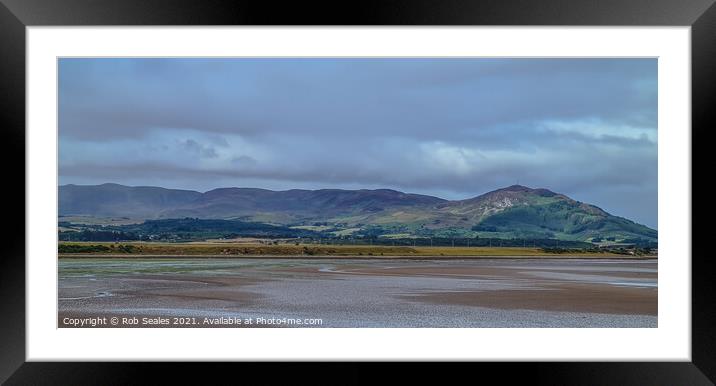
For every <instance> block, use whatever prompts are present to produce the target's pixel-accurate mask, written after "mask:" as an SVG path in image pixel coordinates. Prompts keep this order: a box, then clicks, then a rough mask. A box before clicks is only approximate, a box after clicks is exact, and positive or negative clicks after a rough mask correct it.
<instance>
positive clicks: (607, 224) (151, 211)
mask: <svg viewBox="0 0 716 386" xmlns="http://www.w3.org/2000/svg"><path fill="white" fill-rule="evenodd" d="M59 197H60V202H59V206H60V215H63V216H69V215H83V216H94V217H130V218H138V219H174V218H201V219H223V220H241V221H243V222H254V223H265V224H272V225H277V226H287V227H292V228H293V229H301V230H309V231H320V232H327V233H332V234H333V235H336V236H347V235H354V236H363V237H365V236H371V237H373V236H376V237H378V236H380V237H396V238H398V237H415V236H436V237H488V238H556V239H562V240H573V241H593V242H600V241H611V242H617V241H621V242H625V241H626V242H629V241H631V240H648V241H657V231H655V230H653V229H650V228H648V227H646V226H643V225H640V224H637V223H634V222H633V221H630V220H627V219H625V218H621V217H617V216H613V215H611V214H609V213H607V212H605V211H604V210H602V209H600V208H598V207H596V206H594V205H590V204H586V203H582V202H579V201H575V200H573V199H571V198H569V197H567V196H565V195H563V194H559V193H555V192H552V191H550V190H547V189H532V188H528V187H525V186H521V185H513V186H510V187H507V188H504V189H498V190H495V191H492V192H489V193H485V194H483V195H480V196H477V197H474V198H470V199H466V200H459V201H448V200H444V199H441V198H437V197H432V196H426V195H419V194H409V193H403V192H398V191H395V190H389V189H377V190H365V189H361V190H341V189H321V190H298V189H294V190H286V191H272V190H266V189H253V188H222V189H214V190H211V191H208V192H206V193H200V192H195V191H187V190H173V189H164V188H156V187H128V186H122V185H117V184H103V185H97V186H79V185H63V186H60V187H59ZM282 229H283V228H282Z"/></svg>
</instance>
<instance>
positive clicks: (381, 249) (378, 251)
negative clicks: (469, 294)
mask: <svg viewBox="0 0 716 386" xmlns="http://www.w3.org/2000/svg"><path fill="white" fill-rule="evenodd" d="M59 255H60V257H70V256H72V257H77V256H133V255H138V256H227V257H228V256H231V257H242V256H245V257H255V256H306V257H310V256H351V257H353V256H358V257H369V256H375V257H381V256H383V257H391V256H394V257H397V256H400V257H413V256H414V257H429V256H433V257H440V256H465V257H473V256H474V257H479V256H495V257H499V256H511V257H519V256H523V257H533V256H534V257H538V256H545V257H559V256H575V255H579V256H584V257H630V256H628V255H616V254H611V253H606V252H602V253H600V252H586V251H580V250H569V251H566V252H564V253H561V254H560V253H548V252H545V251H544V250H542V249H540V248H513V247H504V248H503V247H491V248H490V247H471V248H468V247H408V246H370V245H315V244H305V245H303V244H299V245H295V244H279V245H264V244H259V243H256V244H245V243H236V244H232V243H210V242H204V243H200V242H195V243H182V244H177V243H159V242H123V243H119V244H116V243H111V242H61V243H60V246H59Z"/></svg>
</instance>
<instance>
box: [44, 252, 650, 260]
mask: <svg viewBox="0 0 716 386" xmlns="http://www.w3.org/2000/svg"><path fill="white" fill-rule="evenodd" d="M57 257H58V259H72V258H75V259H83V258H84V259H101V258H108V259H117V258H127V259H142V258H152V259H192V258H197V259H266V260H277V259H286V260H340V259H346V260H349V259H350V260H482V259H489V260H498V259H520V260H530V259H532V260H567V259H579V260H628V261H637V260H639V261H641V260H658V259H659V258H658V256H624V255H604V256H602V255H575V254H565V255H478V256H476V255H449V256H366V255H215V254H195V255H176V254H166V255H157V254H91V253H76V254H73V253H63V254H58V256H57Z"/></svg>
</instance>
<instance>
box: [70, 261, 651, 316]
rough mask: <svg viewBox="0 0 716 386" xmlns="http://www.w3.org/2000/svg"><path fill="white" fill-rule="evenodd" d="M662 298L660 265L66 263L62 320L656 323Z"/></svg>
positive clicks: (368, 262) (576, 263)
mask: <svg viewBox="0 0 716 386" xmlns="http://www.w3.org/2000/svg"><path fill="white" fill-rule="evenodd" d="M657 295H658V289H657V262H656V260H636V261H633V260H611V259H609V260H607V259H600V260H589V259H579V258H568V257H560V258H559V259H524V258H520V259H509V258H500V259H479V260H475V259H464V260H460V259H450V260H442V259H432V260H431V259H423V260H387V259H376V260H357V259H356V260H352V259H310V260H309V259H305V258H304V259H295V258H294V259H246V258H242V259H227V258H221V259H206V258H204V259H188V258H181V259H171V258H165V259H161V260H156V259H154V260H152V259H136V258H132V259H118V258H113V259H89V258H82V259H67V258H64V259H60V261H59V288H58V310H59V312H58V327H60V328H62V327H79V326H80V325H81V326H82V327H92V326H91V325H88V323H89V320H90V319H92V318H95V321H96V319H97V318H100V319H102V320H101V322H103V324H95V325H94V327H193V328H197V327H200V328H207V327H656V326H657V311H658V307H657ZM112 318H116V319H117V320H118V321H119V322H118V323H117V324H112V323H111V322H110V321H111V320H112ZM249 320H251V323H242V324H236V323H235V322H236V321H249ZM259 320H261V321H263V322H261V323H259V322H257V321H259ZM82 321H84V325H82ZM135 321H136V323H135ZM319 321H320V323H319ZM165 322H166V323H165ZM297 323H298V324H297Z"/></svg>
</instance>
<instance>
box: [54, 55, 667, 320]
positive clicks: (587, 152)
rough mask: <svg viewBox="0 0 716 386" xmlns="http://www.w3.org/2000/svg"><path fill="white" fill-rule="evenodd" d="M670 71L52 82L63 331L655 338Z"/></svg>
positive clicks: (315, 70)
mask: <svg viewBox="0 0 716 386" xmlns="http://www.w3.org/2000/svg"><path fill="white" fill-rule="evenodd" d="M657 69H658V61H657V59H655V58H478V57H474V58H467V57H459V58H458V57H453V58H450V57H445V58H428V57H425V58H420V57H410V58H407V57H394V58H389V57H386V58H367V57H366V58H361V57H358V58H352V57H333V58H331V57H305V58H299V57H295V58H291V57H275V58H240V57H236V58H59V59H58V79H59V80H58V121H59V125H58V126H59V127H58V138H59V143H58V151H59V160H58V163H59V167H58V186H57V188H58V190H57V192H56V194H57V200H58V213H57V237H58V244H57V252H58V253H57V260H56V264H57V275H58V288H57V291H58V299H57V307H58V314H57V326H58V327H59V328H150V327H151V328H381V327H392V328H454V327H460V328H525V327H526V328H557V327H566V328H574V327H582V328H604V327H607V328H656V327H658V284H657V283H658V281H657V277H658V274H657V273H658V269H657V267H658V210H657V207H658V205H657V204H658V184H657V182H658V181H657V177H658V168H657V166H658V165H657V164H658V163H657V158H658V152H657V149H658V146H657V134H658V131H657V126H658V122H657V116H658V114H657V100H658V84H657Z"/></svg>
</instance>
